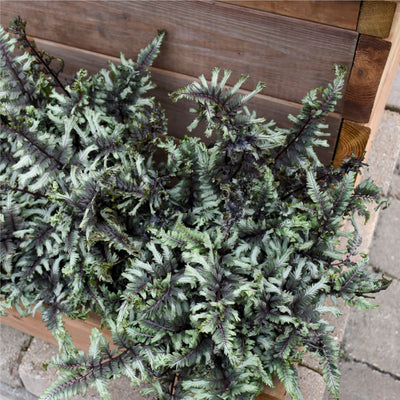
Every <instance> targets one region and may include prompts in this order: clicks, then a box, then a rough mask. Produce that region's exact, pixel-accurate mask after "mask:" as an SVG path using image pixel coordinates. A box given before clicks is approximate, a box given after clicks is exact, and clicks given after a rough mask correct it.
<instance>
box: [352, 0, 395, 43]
mask: <svg viewBox="0 0 400 400" xmlns="http://www.w3.org/2000/svg"><path fill="white" fill-rule="evenodd" d="M397 6H399V5H397ZM395 12H396V2H391V1H363V2H362V5H361V10H360V17H359V20H358V25H357V31H358V32H360V33H363V34H366V35H371V36H377V37H380V38H387V37H388V36H389V34H390V30H391V27H392V24H393V18H394V15H395Z"/></svg>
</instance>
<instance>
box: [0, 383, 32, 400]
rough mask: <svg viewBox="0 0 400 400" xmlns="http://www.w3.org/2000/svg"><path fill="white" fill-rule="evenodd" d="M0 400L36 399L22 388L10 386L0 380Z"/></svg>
mask: <svg viewBox="0 0 400 400" xmlns="http://www.w3.org/2000/svg"><path fill="white" fill-rule="evenodd" d="M0 400H37V397H36V396H34V395H33V394H31V393H29V392H27V391H26V390H25V389H23V388H12V387H11V386H8V385H6V384H4V383H2V382H0Z"/></svg>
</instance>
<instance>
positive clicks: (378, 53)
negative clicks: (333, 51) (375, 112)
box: [343, 35, 391, 122]
mask: <svg viewBox="0 0 400 400" xmlns="http://www.w3.org/2000/svg"><path fill="white" fill-rule="evenodd" d="M390 48H391V42H390V41H386V40H383V39H379V38H376V37H373V36H369V35H360V39H359V42H358V45H357V50H356V54H355V58H354V65H353V68H352V70H351V74H350V79H349V82H348V85H347V89H346V93H345V97H344V107H343V118H345V119H348V120H351V121H355V122H368V121H369V119H370V116H371V112H372V109H373V106H374V101H375V97H376V94H377V91H378V88H379V85H380V82H381V78H382V74H383V71H384V68H385V64H386V61H387V59H388V56H389V53H390Z"/></svg>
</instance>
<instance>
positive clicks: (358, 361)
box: [346, 358, 400, 381]
mask: <svg viewBox="0 0 400 400" xmlns="http://www.w3.org/2000/svg"><path fill="white" fill-rule="evenodd" d="M346 361H349V362H353V363H354V364H361V365H365V366H366V367H368V368H370V369H372V370H374V371H376V372H379V373H381V374H383V375H388V376H390V377H391V378H392V379H394V380H395V381H400V376H399V375H396V374H394V373H393V372H389V371H385V370H383V369H381V368H379V367H377V366H376V365H374V364H371V363H369V362H368V361H363V360H357V359H356V358H349V359H348V360H346Z"/></svg>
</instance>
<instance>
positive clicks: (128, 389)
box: [19, 338, 154, 400]
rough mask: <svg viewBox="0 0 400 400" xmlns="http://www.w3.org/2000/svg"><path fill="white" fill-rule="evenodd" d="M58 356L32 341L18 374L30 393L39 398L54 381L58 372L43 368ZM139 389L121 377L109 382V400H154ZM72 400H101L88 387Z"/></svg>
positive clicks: (49, 345) (51, 346)
mask: <svg viewBox="0 0 400 400" xmlns="http://www.w3.org/2000/svg"><path fill="white" fill-rule="evenodd" d="M56 354H58V348H57V347H56V346H53V345H51V344H48V343H46V342H43V341H42V340H40V339H37V338H35V339H33V341H32V343H31V345H30V346H29V349H28V351H27V352H26V353H25V355H24V357H23V359H22V362H21V365H20V367H19V374H20V377H21V380H22V382H23V384H24V386H25V388H26V390H28V391H29V392H30V393H32V394H34V395H36V396H40V395H41V394H42V393H43V392H44V391H45V390H46V389H47V388H48V387H49V386H50V385H51V384H52V383H53V382H54V381H55V380H56V379H57V375H58V371H57V370H56V369H54V368H48V369H47V371H46V370H45V369H44V368H43V364H44V363H48V362H49V361H51V359H52V358H53V357H54V356H55V355H56ZM140 390H141V388H137V387H132V386H131V385H130V381H129V379H128V378H126V377H121V378H118V379H115V380H113V381H111V382H110V385H109V392H110V395H111V399H113V400H114V399H123V400H144V399H146V400H154V397H150V396H148V397H143V396H141V395H140ZM74 400H101V398H100V396H99V394H98V392H97V390H96V389H95V388H92V387H89V388H88V390H87V393H86V395H85V396H84V397H83V396H75V397H74Z"/></svg>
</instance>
